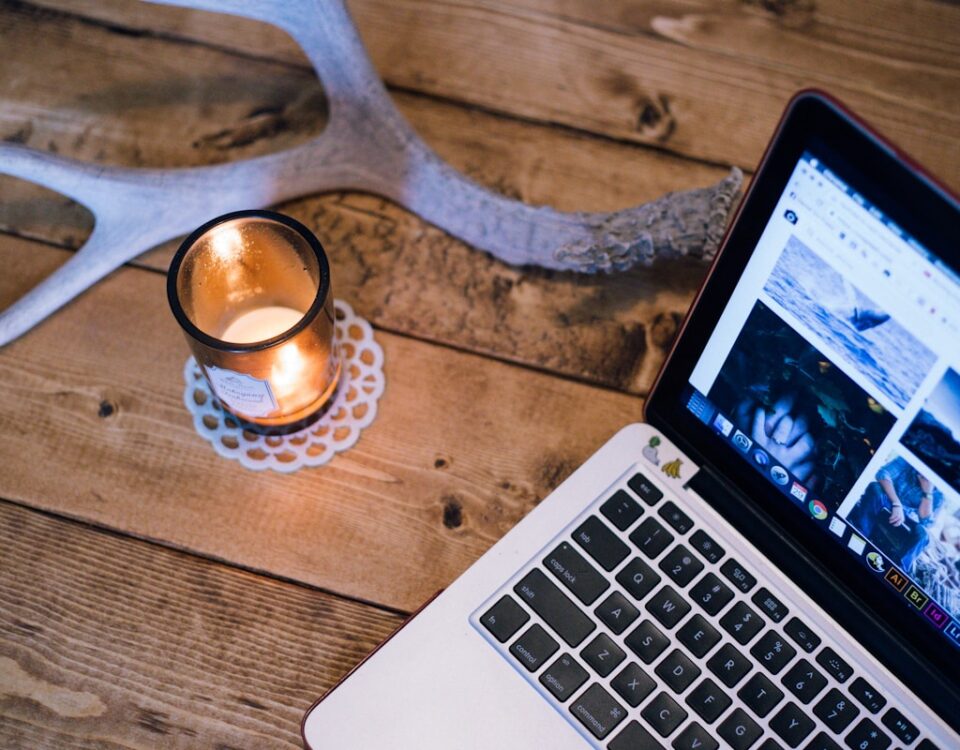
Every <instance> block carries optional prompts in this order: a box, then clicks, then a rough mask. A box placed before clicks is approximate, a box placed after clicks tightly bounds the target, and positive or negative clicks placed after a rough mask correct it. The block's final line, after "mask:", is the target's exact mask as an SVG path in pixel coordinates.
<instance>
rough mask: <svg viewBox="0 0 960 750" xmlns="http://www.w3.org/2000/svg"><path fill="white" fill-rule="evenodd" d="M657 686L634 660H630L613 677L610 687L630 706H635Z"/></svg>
mask: <svg viewBox="0 0 960 750" xmlns="http://www.w3.org/2000/svg"><path fill="white" fill-rule="evenodd" d="M656 686H657V683H656V682H654V680H653V678H652V677H651V676H650V675H648V674H647V673H646V672H644V671H643V670H642V669H641V668H640V665H638V664H637V663H636V662H630V663H629V664H627V666H625V667H624V668H623V669H622V670H620V674H618V675H617V676H616V677H614V678H613V680H611V682H610V687H612V688H613V689H614V690H616V691H617V693H619V694H620V697H621V698H623V699H624V700H625V701H626V702H627V703H629V704H630V706H631V707H633V708H636V707H637V706H639V705H640V703H641V702H642V701H643V699H644V698H646V697H647V696H648V695H650V693H652V692H653V689H654V688H655V687H656Z"/></svg>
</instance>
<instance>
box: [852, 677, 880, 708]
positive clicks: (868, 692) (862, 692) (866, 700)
mask: <svg viewBox="0 0 960 750" xmlns="http://www.w3.org/2000/svg"><path fill="white" fill-rule="evenodd" d="M850 695H852V696H853V697H854V698H856V699H857V700H858V701H859V702H860V705H861V706H863V707H864V708H865V709H867V711H869V712H870V713H872V714H875V713H877V712H878V711H880V710H882V709H883V707H884V706H885V705H887V699H886V698H884V697H883V696H882V695H880V693H878V692H877V689H876V688H875V687H873V685H871V684H870V683H869V682H867V681H866V680H865V679H863V678H862V677H858V678H857V679H855V680H854V681H853V682H851V683H850Z"/></svg>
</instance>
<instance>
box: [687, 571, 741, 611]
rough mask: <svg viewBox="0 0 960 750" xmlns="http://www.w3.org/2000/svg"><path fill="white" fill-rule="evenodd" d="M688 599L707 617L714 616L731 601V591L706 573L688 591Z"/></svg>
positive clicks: (714, 576)
mask: <svg viewBox="0 0 960 750" xmlns="http://www.w3.org/2000/svg"><path fill="white" fill-rule="evenodd" d="M690 598H691V599H693V601H695V602H696V603H697V604H699V605H700V606H701V607H703V611H704V612H706V613H707V614H708V615H716V614H719V612H720V610H721V609H723V608H724V607H726V606H727V604H728V603H729V602H730V600H731V599H733V591H731V590H730V587H729V586H727V584H725V583H724V582H723V581H721V580H720V579H719V578H718V577H717V576H716V574H714V573H707V574H706V575H705V576H704V577H703V578H701V579H700V580H699V581H697V583H696V584H695V585H694V587H693V588H692V589H690Z"/></svg>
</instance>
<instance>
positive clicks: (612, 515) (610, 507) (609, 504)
mask: <svg viewBox="0 0 960 750" xmlns="http://www.w3.org/2000/svg"><path fill="white" fill-rule="evenodd" d="M600 512H601V513H602V514H603V516H604V517H605V518H606V519H607V520H608V521H609V522H610V523H612V524H613V525H614V526H616V527H617V528H618V529H620V531H626V530H627V529H628V528H630V527H631V526H632V525H633V522H634V521H636V520H637V519H638V518H640V516H641V515H643V508H641V507H640V503H638V502H637V501H636V500H634V499H633V498H632V497H630V495H628V494H627V493H626V492H624V491H623V490H617V491H616V492H614V493H613V495H611V496H610V499H609V500H607V501H606V502H605V503H604V504H603V505H601V506H600Z"/></svg>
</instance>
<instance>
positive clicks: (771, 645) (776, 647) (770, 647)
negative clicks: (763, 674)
mask: <svg viewBox="0 0 960 750" xmlns="http://www.w3.org/2000/svg"><path fill="white" fill-rule="evenodd" d="M750 653H751V654H753V658H754V659H756V660H757V661H758V662H760V664H761V666H763V668H764V669H766V670H767V671H768V672H769V673H770V674H779V672H780V671H781V670H782V669H783V668H784V667H785V666H787V663H788V662H789V661H790V660H791V659H792V658H793V657H794V656H795V655H796V653H797V651H796V649H795V648H794V647H793V646H791V645H790V644H789V643H787V642H786V641H785V640H784V638H783V636H782V635H780V634H779V633H777V632H776V631H774V630H768V631H767V632H766V633H764V634H763V635H762V636H761V637H760V640H759V641H757V642H756V643H754V644H753V648H751V649H750Z"/></svg>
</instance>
